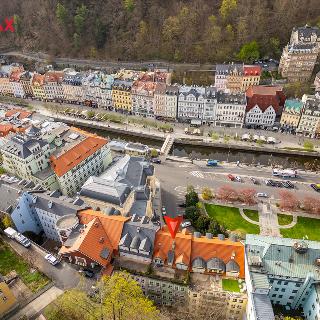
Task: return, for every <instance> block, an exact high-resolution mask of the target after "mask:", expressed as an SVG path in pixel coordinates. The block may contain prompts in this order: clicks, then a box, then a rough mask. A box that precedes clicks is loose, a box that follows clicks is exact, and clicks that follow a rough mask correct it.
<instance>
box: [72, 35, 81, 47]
mask: <svg viewBox="0 0 320 320" xmlns="http://www.w3.org/2000/svg"><path fill="white" fill-rule="evenodd" d="M73 46H74V47H75V48H76V50H79V49H80V36H79V35H78V34H77V33H74V34H73Z"/></svg>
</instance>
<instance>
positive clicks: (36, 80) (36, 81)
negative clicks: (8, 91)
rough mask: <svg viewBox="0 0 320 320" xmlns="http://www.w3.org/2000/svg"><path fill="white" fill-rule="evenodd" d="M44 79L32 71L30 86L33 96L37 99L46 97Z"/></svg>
mask: <svg viewBox="0 0 320 320" xmlns="http://www.w3.org/2000/svg"><path fill="white" fill-rule="evenodd" d="M44 79H45V76H44V75H42V74H39V73H34V74H33V76H32V79H31V88H32V92H33V96H34V98H36V99H38V100H45V99H46V91H45V88H44Z"/></svg>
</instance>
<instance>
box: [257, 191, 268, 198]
mask: <svg viewBox="0 0 320 320" xmlns="http://www.w3.org/2000/svg"><path fill="white" fill-rule="evenodd" d="M257 197H259V198H268V197H269V196H268V195H267V194H266V193H264V192H258V193H257Z"/></svg>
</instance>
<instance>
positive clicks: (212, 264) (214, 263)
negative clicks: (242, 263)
mask: <svg viewBox="0 0 320 320" xmlns="http://www.w3.org/2000/svg"><path fill="white" fill-rule="evenodd" d="M207 268H208V269H210V270H213V269H216V270H222V271H223V272H225V270H226V265H225V264H224V262H223V261H222V260H221V259H220V258H216V257H215V258H211V259H209V260H208V261H207Z"/></svg>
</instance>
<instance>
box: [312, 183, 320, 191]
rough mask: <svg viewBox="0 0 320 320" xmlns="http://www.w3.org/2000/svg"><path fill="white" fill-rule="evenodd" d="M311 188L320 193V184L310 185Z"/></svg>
mask: <svg viewBox="0 0 320 320" xmlns="http://www.w3.org/2000/svg"><path fill="white" fill-rule="evenodd" d="M310 187H311V188H313V189H314V190H315V191H317V192H320V183H318V184H314V183H312V184H310Z"/></svg>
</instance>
